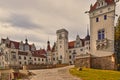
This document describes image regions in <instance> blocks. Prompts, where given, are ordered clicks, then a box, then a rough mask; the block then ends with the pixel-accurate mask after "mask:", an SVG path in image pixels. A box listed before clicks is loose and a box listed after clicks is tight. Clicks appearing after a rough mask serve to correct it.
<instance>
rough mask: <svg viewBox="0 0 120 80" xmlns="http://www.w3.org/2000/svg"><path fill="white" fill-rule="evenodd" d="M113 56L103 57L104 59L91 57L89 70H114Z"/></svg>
mask: <svg viewBox="0 0 120 80" xmlns="http://www.w3.org/2000/svg"><path fill="white" fill-rule="evenodd" d="M113 58H114V56H112V55H111V56H105V57H92V58H91V62H92V63H91V68H95V69H107V70H113V69H115V62H114V61H113V60H112V59H113Z"/></svg>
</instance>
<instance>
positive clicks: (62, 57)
mask: <svg viewBox="0 0 120 80" xmlns="http://www.w3.org/2000/svg"><path fill="white" fill-rule="evenodd" d="M56 34H57V52H58V61H59V64H64V63H69V62H68V31H67V30H65V29H60V30H57V32H56Z"/></svg>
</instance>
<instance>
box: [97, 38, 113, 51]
mask: <svg viewBox="0 0 120 80" xmlns="http://www.w3.org/2000/svg"><path fill="white" fill-rule="evenodd" d="M113 45H114V42H113V41H112V40H109V39H106V38H105V39H102V40H96V49H97V50H102V51H112V50H113Z"/></svg>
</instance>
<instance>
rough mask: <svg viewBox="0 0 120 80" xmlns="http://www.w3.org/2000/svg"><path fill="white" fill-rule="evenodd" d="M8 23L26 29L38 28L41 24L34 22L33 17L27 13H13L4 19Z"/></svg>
mask: <svg viewBox="0 0 120 80" xmlns="http://www.w3.org/2000/svg"><path fill="white" fill-rule="evenodd" d="M3 21H4V22H6V23H10V24H11V25H12V26H13V27H18V28H24V29H36V28H40V27H41V26H39V25H37V24H35V23H34V22H32V20H31V18H29V17H28V16H27V15H21V14H12V15H11V16H10V17H9V18H8V19H5V20H3Z"/></svg>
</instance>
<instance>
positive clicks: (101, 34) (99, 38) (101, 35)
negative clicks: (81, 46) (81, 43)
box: [98, 29, 105, 40]
mask: <svg viewBox="0 0 120 80" xmlns="http://www.w3.org/2000/svg"><path fill="white" fill-rule="evenodd" d="M104 38H105V30H104V29H101V30H99V31H98V40H102V39H104Z"/></svg>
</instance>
